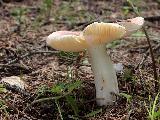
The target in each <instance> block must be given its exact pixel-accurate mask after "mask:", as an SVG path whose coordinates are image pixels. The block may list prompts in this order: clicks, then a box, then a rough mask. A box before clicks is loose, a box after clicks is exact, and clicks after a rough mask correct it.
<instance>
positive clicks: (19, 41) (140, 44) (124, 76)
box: [0, 0, 160, 120]
mask: <svg viewBox="0 0 160 120" xmlns="http://www.w3.org/2000/svg"><path fill="white" fill-rule="evenodd" d="M2 1H3V0H2ZM45 1H47V0H24V1H20V2H14V0H11V1H10V2H8V3H6V2H4V3H0V81H1V80H2V78H5V77H10V76H19V77H20V78H21V79H22V80H23V82H24V83H25V89H24V90H19V89H16V88H12V87H6V85H4V86H2V85H1V84H2V83H1V84H0V120H60V119H64V120H70V119H82V120H83V119H87V120H146V119H148V118H149V111H150V113H151V115H152V116H154V115H155V114H156V115H157V114H160V107H159V106H160V97H158V100H157V101H156V104H155V108H153V107H152V106H153V102H154V101H155V97H156V95H157V94H158V93H156V92H155V90H154V76H153V69H152V60H151V57H150V53H149V49H148V44H147V41H146V37H145V34H144V33H143V32H142V31H138V32H136V33H135V34H133V35H132V36H130V37H126V38H124V39H122V40H117V41H114V42H112V43H109V44H108V45H107V46H106V49H107V53H108V54H109V55H110V56H111V59H112V61H113V62H114V63H121V64H122V65H123V71H121V72H120V73H118V74H117V76H118V83H119V89H120V93H123V94H122V96H121V97H118V100H117V101H116V102H115V104H114V105H113V106H108V107H98V106H97V105H96V101H95V86H94V83H93V82H94V81H93V80H94V76H93V73H92V71H91V66H90V64H89V62H88V55H87V52H80V53H66V52H62V51H56V50H54V49H52V48H49V47H48V46H46V37H47V36H48V35H49V34H51V33H52V32H53V31H57V30H71V31H74V30H78V31H81V30H83V29H84V27H86V26H87V25H88V24H90V23H91V22H92V21H117V20H121V19H127V18H132V17H136V15H135V13H134V12H133V10H132V8H131V7H130V5H129V4H128V3H127V2H126V1H125V0H106V1H105V0H93V1H86V0H68V1H67V0H54V2H53V3H52V4H50V3H49V0H48V2H45ZM158 1H159V0H154V1H153V0H143V1H142V0H135V1H134V4H135V5H136V6H137V7H138V8H139V9H140V13H141V16H142V17H144V18H146V23H145V27H146V29H147V32H148V34H149V36H150V42H151V44H152V48H153V52H154V56H155V61H156V66H157V74H158V75H159V73H160V14H159V13H160V2H158ZM107 53H106V54H107ZM5 87H6V88H5ZM4 89H6V90H4ZM56 96H60V97H59V98H58V97H56ZM51 97H52V99H48V100H46V98H51ZM53 97H54V98H55V99H54V98H53ZM39 99H40V100H39ZM37 100H39V101H37ZM35 101H36V102H35ZM150 109H151V110H152V109H153V112H151V110H150ZM147 110H149V111H147ZM154 113H155V114H154ZM153 114H154V115H153ZM157 119H158V118H157Z"/></svg>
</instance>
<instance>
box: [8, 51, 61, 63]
mask: <svg viewBox="0 0 160 120" xmlns="http://www.w3.org/2000/svg"><path fill="white" fill-rule="evenodd" d="M42 53H58V52H57V51H32V52H29V53H26V54H25V55H22V56H20V57H18V58H16V59H14V60H11V61H10V62H8V63H7V64H6V65H10V64H13V63H15V62H17V61H18V60H20V59H23V58H25V57H28V56H31V55H34V54H42Z"/></svg>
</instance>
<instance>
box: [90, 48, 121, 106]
mask: <svg viewBox="0 0 160 120" xmlns="http://www.w3.org/2000/svg"><path fill="white" fill-rule="evenodd" d="M88 51H89V54H90V57H91V66H92V70H93V73H94V77H95V87H96V98H97V104H98V105H99V106H107V105H112V104H113V103H114V101H116V96H115V95H113V94H112V93H115V94H118V93H119V89H118V82H117V77H116V71H115V70H114V68H113V64H112V62H111V60H110V57H109V55H107V53H106V48H105V45H96V46H93V47H90V48H89V49H88Z"/></svg>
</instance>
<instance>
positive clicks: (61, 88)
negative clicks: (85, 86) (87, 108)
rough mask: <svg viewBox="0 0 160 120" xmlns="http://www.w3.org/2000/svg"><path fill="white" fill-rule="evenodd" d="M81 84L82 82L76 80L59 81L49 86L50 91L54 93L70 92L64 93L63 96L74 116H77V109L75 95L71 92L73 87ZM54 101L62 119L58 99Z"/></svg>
mask: <svg viewBox="0 0 160 120" xmlns="http://www.w3.org/2000/svg"><path fill="white" fill-rule="evenodd" d="M81 84H82V82H81V81H79V80H78V81H75V82H71V83H60V84H58V85H55V86H53V87H52V88H51V92H52V93H54V94H59V95H64V94H66V93H70V94H67V95H65V96H64V98H65V99H66V101H67V104H68V105H69V106H71V109H72V110H73V111H74V114H75V116H78V112H79V109H78V105H77V103H76V97H75V96H74V95H73V94H71V93H72V92H73V90H74V89H78V88H79V87H80V86H81ZM55 102H56V106H57V108H58V111H59V114H60V118H61V120H62V119H63V117H62V112H61V111H60V106H59V102H58V99H57V100H56V101H55Z"/></svg>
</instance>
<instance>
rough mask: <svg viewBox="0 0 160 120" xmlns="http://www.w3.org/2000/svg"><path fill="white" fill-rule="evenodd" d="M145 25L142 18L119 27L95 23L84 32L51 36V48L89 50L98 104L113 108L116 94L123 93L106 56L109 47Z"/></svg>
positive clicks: (121, 23) (113, 24)
mask: <svg viewBox="0 0 160 120" xmlns="http://www.w3.org/2000/svg"><path fill="white" fill-rule="evenodd" d="M143 23H144V19H143V18H142V17H137V18H134V19H129V20H127V21H123V22H119V23H103V22H100V23H98V22H94V23H92V24H90V25H88V26H87V27H86V28H85V29H84V30H83V31H82V32H71V31H57V32H53V33H52V34H51V35H49V36H48V38H47V44H48V45H49V46H51V47H53V48H55V49H57V50H62V51H70V52H78V51H82V50H84V49H87V50H88V52H89V56H90V60H91V67H92V70H93V73H94V77H95V80H94V82H95V87H96V98H97V100H96V101H97V104H98V105H99V106H103V105H104V106H107V105H112V104H113V103H114V101H115V100H116V96H115V95H114V94H118V93H119V89H118V82H117V77H116V72H115V70H114V68H113V64H112V61H111V59H110V57H109V55H107V54H106V47H105V46H106V43H108V42H111V41H113V40H116V39H120V38H122V37H124V36H126V35H129V34H131V33H133V32H135V31H136V30H138V29H140V28H141V27H142V25H143ZM130 26H131V27H130ZM112 93H113V94H112Z"/></svg>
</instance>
